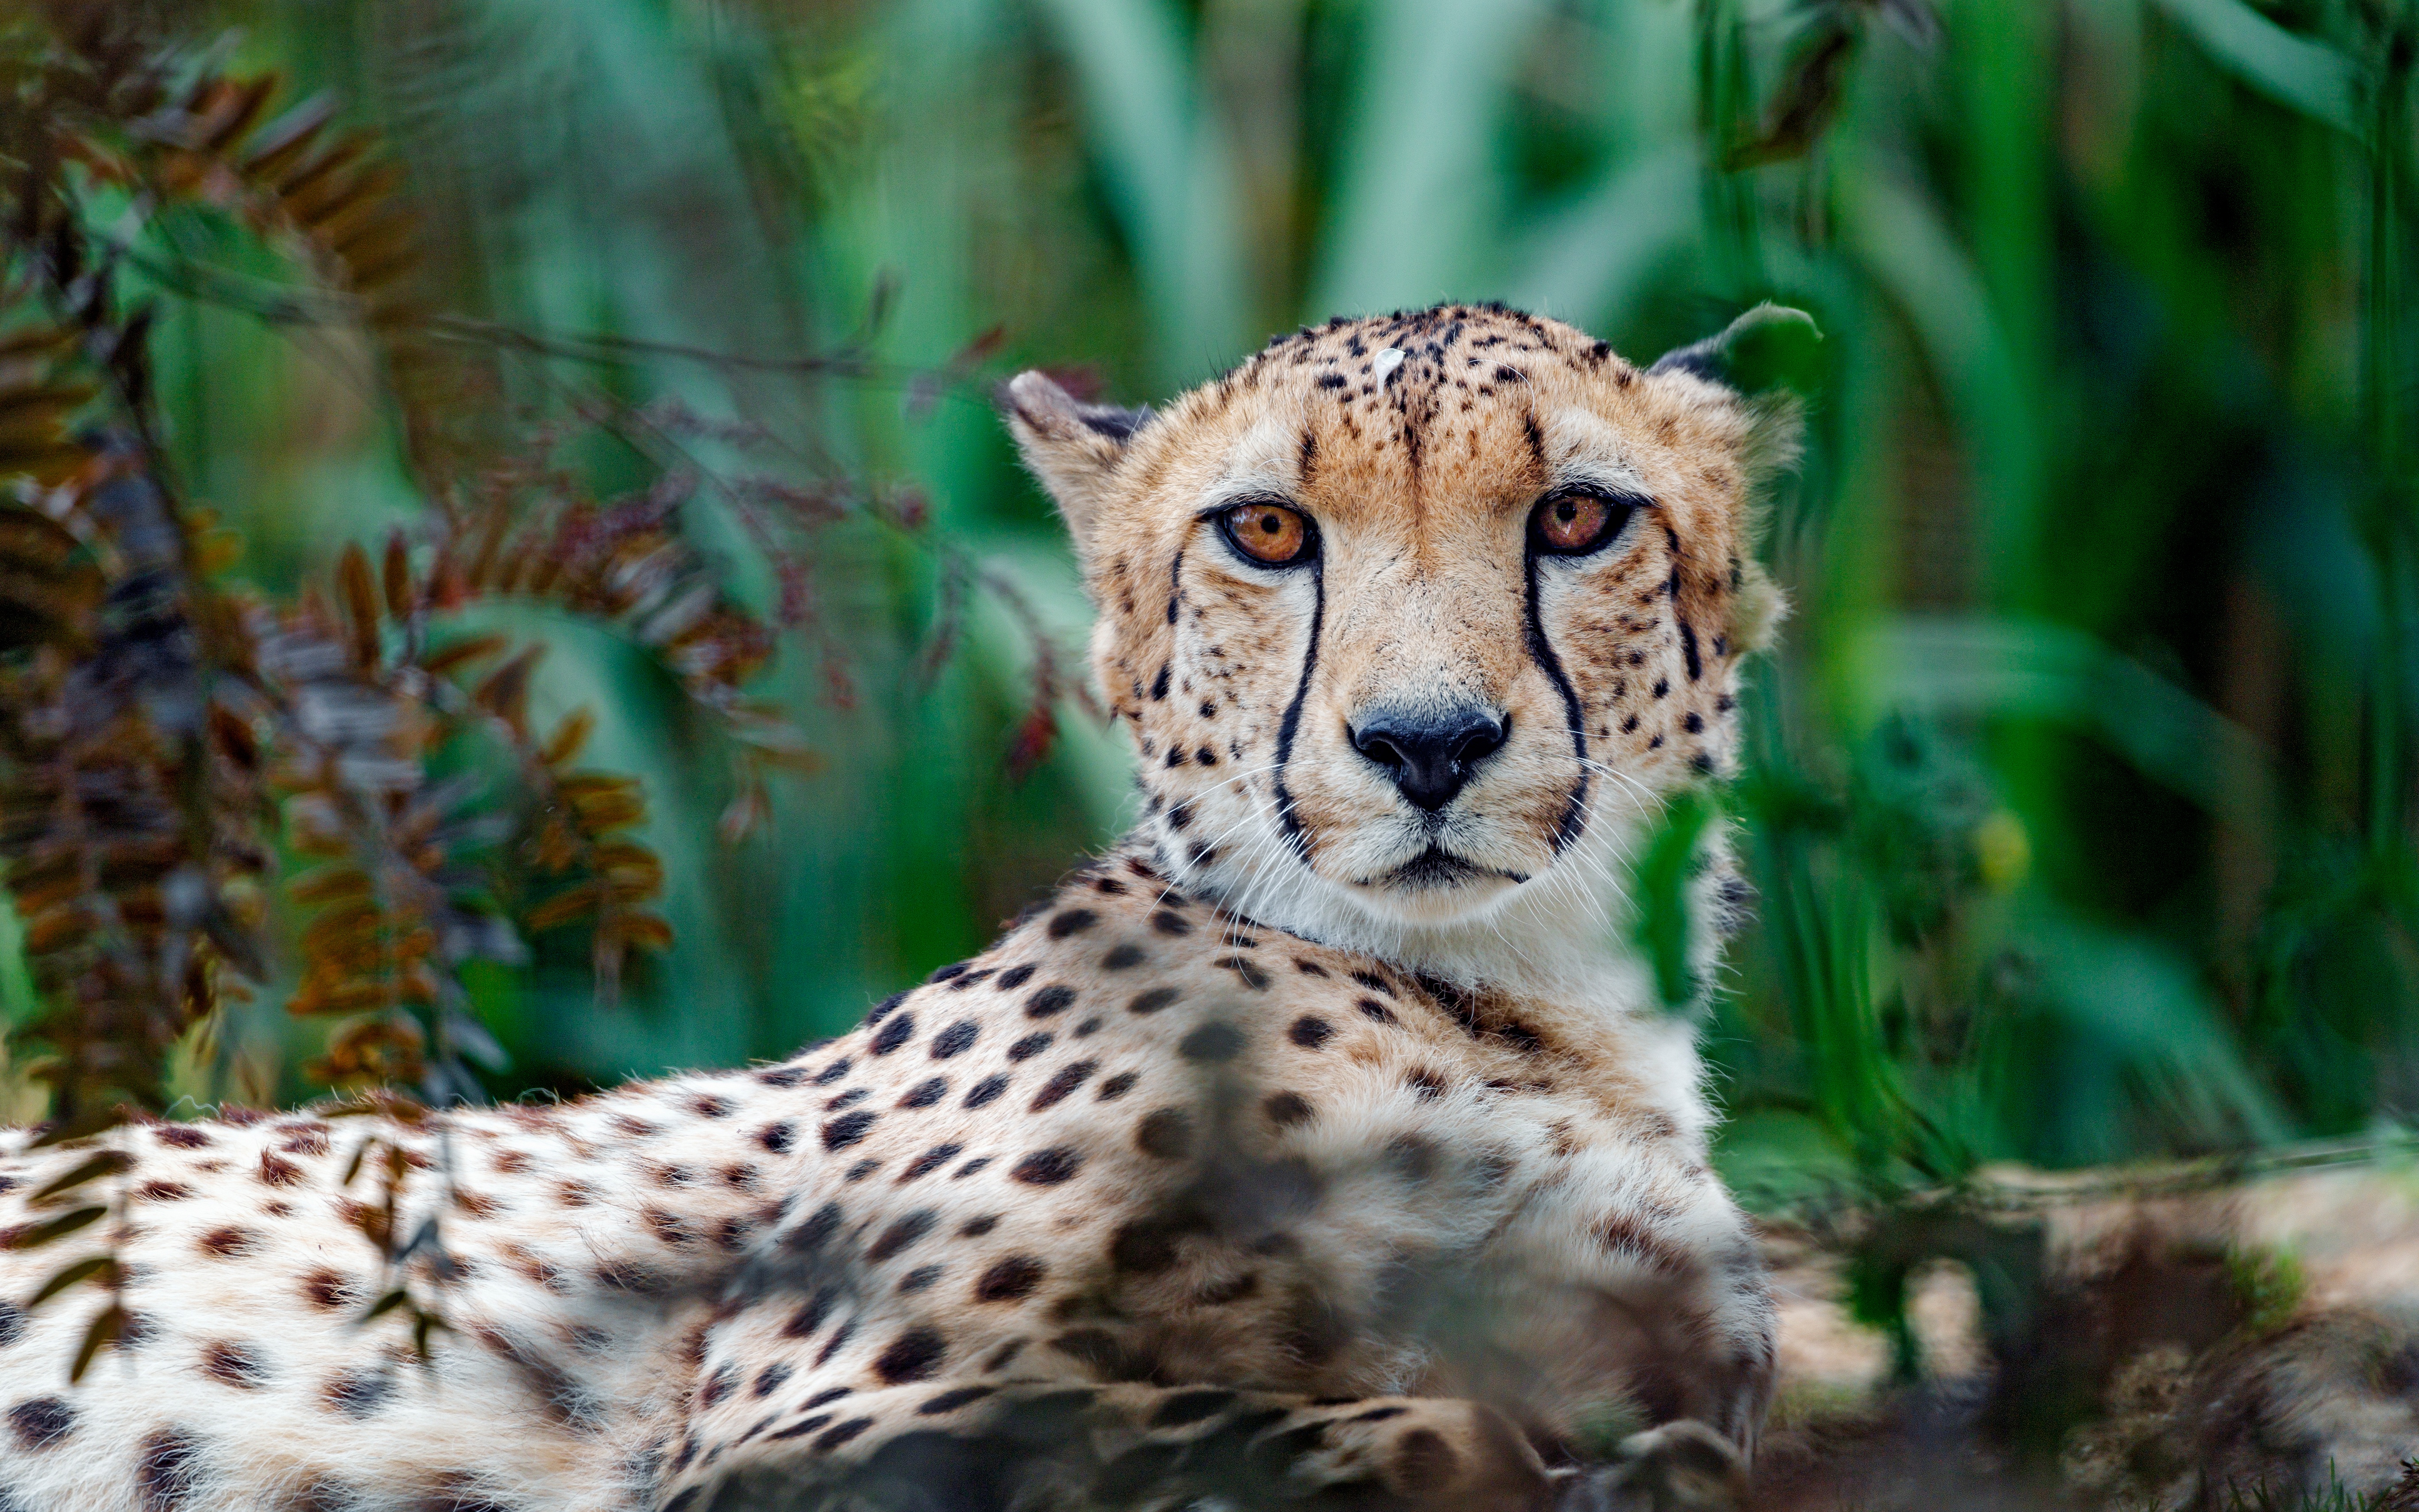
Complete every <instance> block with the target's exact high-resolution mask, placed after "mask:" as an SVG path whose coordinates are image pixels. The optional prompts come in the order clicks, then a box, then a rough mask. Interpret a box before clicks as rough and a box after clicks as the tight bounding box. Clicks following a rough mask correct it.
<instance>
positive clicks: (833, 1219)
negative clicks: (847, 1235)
mask: <svg viewBox="0 0 2419 1512" xmlns="http://www.w3.org/2000/svg"><path fill="white" fill-rule="evenodd" d="M845 1216H846V1214H844V1213H842V1212H841V1211H840V1204H839V1203H837V1202H826V1203H824V1205H823V1206H822V1207H820V1208H817V1209H816V1210H815V1211H814V1212H813V1213H812V1214H811V1215H810V1216H809V1217H808V1219H807V1220H806V1222H804V1223H802V1224H800V1225H798V1227H795V1228H793V1229H791V1230H790V1231H789V1232H788V1233H787V1234H785V1235H783V1236H782V1238H781V1242H782V1243H783V1244H784V1245H786V1246H788V1247H789V1248H791V1249H793V1250H796V1251H799V1252H800V1253H802V1254H803V1253H806V1252H809V1251H812V1250H819V1249H821V1248H823V1247H824V1244H825V1243H827V1242H830V1240H831V1237H832V1235H834V1234H836V1233H839V1232H840V1222H841V1220H842V1219H843V1218H844V1217H845Z"/></svg>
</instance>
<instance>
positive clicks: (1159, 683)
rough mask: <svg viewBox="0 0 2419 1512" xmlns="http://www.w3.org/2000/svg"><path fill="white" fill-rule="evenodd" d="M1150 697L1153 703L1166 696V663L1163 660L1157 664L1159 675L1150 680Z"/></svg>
mask: <svg viewBox="0 0 2419 1512" xmlns="http://www.w3.org/2000/svg"><path fill="white" fill-rule="evenodd" d="M1150 697H1151V702H1154V703H1156V702H1159V701H1160V700H1162V699H1164V698H1165V697H1167V663H1165V662H1161V663H1160V664H1159V675H1158V676H1156V677H1154V678H1152V679H1151V680H1150Z"/></svg>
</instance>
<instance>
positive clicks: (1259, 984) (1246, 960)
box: [1218, 955, 1269, 993]
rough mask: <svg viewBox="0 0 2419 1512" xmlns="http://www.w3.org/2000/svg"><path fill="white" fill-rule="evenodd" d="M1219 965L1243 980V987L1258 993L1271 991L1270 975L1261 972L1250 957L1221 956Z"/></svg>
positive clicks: (1256, 963)
mask: <svg viewBox="0 0 2419 1512" xmlns="http://www.w3.org/2000/svg"><path fill="white" fill-rule="evenodd" d="M1218 964H1220V965H1222V966H1224V967H1225V968H1226V969H1227V970H1228V971H1231V972H1233V973H1234V974H1235V975H1236V976H1238V977H1240V978H1241V979H1243V985H1244V986H1246V987H1249V988H1250V989H1252V991H1254V992H1256V993H1264V992H1266V991H1268V990H1269V974H1268V973H1267V972H1265V971H1263V970H1261V969H1260V965H1259V963H1258V962H1256V961H1254V960H1253V959H1251V958H1250V957H1249V956H1240V955H1226V956H1220V957H1219V958H1218Z"/></svg>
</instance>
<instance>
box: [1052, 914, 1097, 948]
mask: <svg viewBox="0 0 2419 1512" xmlns="http://www.w3.org/2000/svg"><path fill="white" fill-rule="evenodd" d="M1100 921H1101V916H1100V915H1098V914H1096V913H1094V912H1092V911H1091V910H1090V909H1088V908H1069V909H1064V910H1061V911H1060V912H1058V913H1056V914H1054V915H1052V916H1051V918H1050V937H1051V938H1052V939H1054V940H1063V939H1065V938H1066V937H1067V936H1068V935H1070V934H1073V933H1078V932H1079V931H1083V930H1087V929H1090V928H1091V927H1092V926H1093V925H1095V924H1097V923H1099V922H1100Z"/></svg>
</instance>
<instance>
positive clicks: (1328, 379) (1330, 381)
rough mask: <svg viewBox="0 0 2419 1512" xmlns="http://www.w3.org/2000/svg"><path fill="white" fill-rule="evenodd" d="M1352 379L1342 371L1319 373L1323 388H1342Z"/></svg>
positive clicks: (1319, 382) (1320, 384) (1319, 381)
mask: <svg viewBox="0 0 2419 1512" xmlns="http://www.w3.org/2000/svg"><path fill="white" fill-rule="evenodd" d="M1351 381H1352V380H1351V379H1350V378H1346V377H1345V376H1344V375H1343V374H1341V373H1332V372H1331V373H1321V374H1320V375H1318V386H1319V387H1320V388H1322V389H1340V388H1342V387H1344V385H1346V384H1348V383H1349V382H1351Z"/></svg>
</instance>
